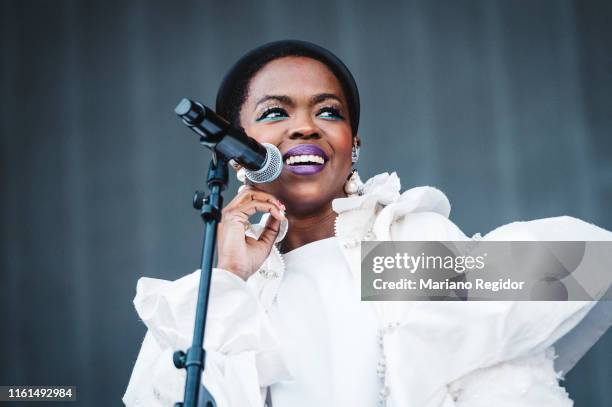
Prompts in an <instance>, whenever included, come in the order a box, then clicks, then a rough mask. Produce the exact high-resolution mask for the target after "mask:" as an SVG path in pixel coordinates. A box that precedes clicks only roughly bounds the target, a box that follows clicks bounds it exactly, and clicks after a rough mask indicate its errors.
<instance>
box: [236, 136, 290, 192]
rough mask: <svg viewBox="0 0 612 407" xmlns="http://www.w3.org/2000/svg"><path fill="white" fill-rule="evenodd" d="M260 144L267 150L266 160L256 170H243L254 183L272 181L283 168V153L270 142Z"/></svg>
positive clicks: (278, 175)
mask: <svg viewBox="0 0 612 407" xmlns="http://www.w3.org/2000/svg"><path fill="white" fill-rule="evenodd" d="M262 145H263V146H264V147H265V148H266V150H267V154H266V162H265V163H264V165H263V167H261V169H259V170H257V171H250V170H245V175H246V177H247V178H248V179H249V180H251V181H252V182H254V183H256V184H263V183H266V182H272V181H274V180H275V179H276V178H278V177H280V174H281V171H282V170H283V155H282V154H281V152H280V151H279V150H278V148H276V146H275V145H273V144H270V143H262Z"/></svg>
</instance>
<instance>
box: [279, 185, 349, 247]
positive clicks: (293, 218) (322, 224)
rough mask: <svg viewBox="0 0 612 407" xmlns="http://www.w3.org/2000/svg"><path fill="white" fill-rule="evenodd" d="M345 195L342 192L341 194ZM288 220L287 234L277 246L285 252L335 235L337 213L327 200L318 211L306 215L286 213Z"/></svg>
mask: <svg viewBox="0 0 612 407" xmlns="http://www.w3.org/2000/svg"><path fill="white" fill-rule="evenodd" d="M343 196H346V194H344V193H342V195H341V196H339V197H343ZM286 216H287V220H288V221H289V229H288V230H287V235H285V238H284V239H283V240H282V242H281V243H280V246H279V250H280V252H281V253H287V252H289V251H291V250H294V249H297V248H298V247H301V246H304V245H305V244H308V243H312V242H316V241H317V240H321V239H327V238H329V237H333V236H334V235H335V231H334V224H335V221H336V217H337V216H338V214H337V213H336V212H334V210H333V209H332V204H331V201H329V202H328V203H327V204H326V205H325V206H324V207H323V208H322V210H320V211H317V212H315V213H312V214H308V215H302V216H301V215H300V214H293V213H291V212H290V211H288V212H287V213H286Z"/></svg>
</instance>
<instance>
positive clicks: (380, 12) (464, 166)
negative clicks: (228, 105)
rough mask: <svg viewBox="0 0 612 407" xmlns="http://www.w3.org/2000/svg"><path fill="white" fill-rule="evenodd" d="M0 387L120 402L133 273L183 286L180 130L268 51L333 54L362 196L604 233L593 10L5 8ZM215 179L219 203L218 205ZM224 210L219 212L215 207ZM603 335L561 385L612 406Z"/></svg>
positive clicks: (471, 224) (185, 155)
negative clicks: (422, 188)
mask: <svg viewBox="0 0 612 407" xmlns="http://www.w3.org/2000/svg"><path fill="white" fill-rule="evenodd" d="M0 13H1V21H0V27H1V28H0V29H1V30H2V31H1V37H0V38H1V50H2V51H1V52H2V64H1V68H0V75H1V76H0V78H1V79H0V80H1V82H0V83H1V86H0V92H1V94H2V95H1V98H2V104H1V106H0V115H1V116H0V117H1V120H0V124H1V132H2V138H1V140H2V156H1V160H0V165H1V166H2V168H1V180H2V184H1V185H2V189H1V191H2V199H1V200H0V205H1V207H0V209H1V212H0V213H1V216H2V223H1V224H2V235H1V236H2V245H1V247H2V254H1V257H0V259H1V264H0V267H1V272H2V274H1V281H0V293H1V297H0V298H1V300H0V301H1V308H0V309H1V311H2V321H1V322H2V328H1V332H2V334H0V335H1V341H2V342H1V344H0V345H1V349H2V352H0V355H1V356H0V358H1V359H0V366H1V367H2V368H1V376H0V384H56V385H62V384H76V385H77V386H78V388H79V399H80V403H78V404H79V405H83V406H111V405H119V398H120V397H121V395H122V394H123V391H124V389H125V386H126V384H127V381H128V377H129V375H130V371H131V366H132V363H133V361H134V359H135V357H136V354H137V351H138V348H139V345H140V341H141V339H142V337H143V335H144V331H145V329H144V326H143V325H142V323H141V322H140V321H139V320H138V318H137V315H136V313H135V311H134V310H133V307H132V303H131V301H132V298H133V296H134V293H135V285H136V280H137V279H138V278H139V277H141V276H150V277H160V278H166V279H175V278H178V277H179V276H181V275H183V274H186V273H189V272H191V271H192V270H193V269H195V268H196V266H197V264H198V259H199V254H198V253H199V250H200V232H201V224H200V220H199V218H198V216H197V213H196V212H195V211H193V210H192V209H191V207H190V202H191V195H192V191H193V190H194V189H195V188H197V187H201V185H202V179H203V174H204V171H205V169H206V167H207V163H208V160H209V154H208V153H207V152H206V151H204V150H203V149H202V148H200V147H199V145H198V143H197V142H196V139H195V137H193V135H192V134H190V133H189V132H187V130H185V129H184V128H183V127H182V126H181V125H180V123H179V121H178V120H177V119H176V118H175V116H174V114H173V111H172V110H173V108H174V106H175V104H176V102H177V101H178V100H179V99H180V98H181V97H183V96H190V97H194V98H197V99H199V100H201V101H203V102H204V103H208V104H211V105H212V104H213V102H214V95H215V91H216V87H217V85H218V83H219V81H220V79H221V77H222V74H223V72H224V71H225V70H226V69H227V67H228V66H229V65H230V63H231V62H233V61H234V60H235V59H236V58H237V57H239V56H240V55H241V54H242V53H243V52H245V51H246V50H247V49H250V48H251V47H253V46H255V45H258V44H261V43H263V42H265V41H269V40H275V39H281V38H300V39H306V40H311V41H314V42H317V43H320V44H322V45H324V46H326V47H329V48H330V49H332V50H333V51H335V52H336V53H337V54H338V55H339V56H340V57H341V58H342V59H344V61H345V62H346V63H347V65H348V66H349V67H350V68H351V70H352V72H353V73H354V75H355V77H356V79H357V82H358V84H359V87H360V90H361V95H362V106H363V109H362V110H363V113H362V120H361V123H362V125H361V128H360V134H361V137H362V140H363V148H362V153H363V154H362V158H361V160H360V163H359V166H358V168H359V170H360V172H361V174H362V178H364V179H365V178H367V177H369V176H372V175H374V174H377V173H379V172H382V171H393V170H395V171H397V172H398V174H399V175H400V177H401V179H402V183H403V188H404V189H405V188H409V187H412V186H417V185H427V184H429V185H434V186H437V187H439V188H440V189H442V190H443V191H444V192H446V194H447V195H448V197H449V199H450V201H451V203H452V204H453V210H452V213H451V218H452V219H453V220H454V221H455V222H456V223H457V224H458V225H459V226H460V227H461V228H462V229H463V230H464V231H465V232H466V234H469V235H471V234H473V233H475V232H481V233H483V234H484V233H486V232H488V231H490V230H491V229H493V228H494V227H496V226H498V225H501V224H504V223H508V222H510V221H514V220H527V219H534V218H539V217H548V216H557V215H562V214H568V215H573V216H577V217H580V218H582V219H584V220H587V221H590V222H594V223H597V224H598V225H601V226H602V227H605V228H607V229H612V211H610V201H611V199H612V161H611V160H610V159H611V157H612V138H611V137H610V130H611V129H612V126H611V124H612V123H611V122H612V115H610V111H611V107H612V104H611V103H610V95H612V79H611V77H610V75H611V72H612V70H611V68H612V24H610V21H612V3H610V2H609V1H575V2H572V1H566V0H558V1H534V2H530V1H505V2H500V1H484V0H483V1H435V2H425V1H422V2H421V1H407V2H390V1H389V2H378V3H376V2H367V1H352V0H343V1H338V2H326V1H319V0H313V1H301V2H290V1H282V2H280V1H271V0H269V1H264V0H262V1H257V2H247V1H241V2H238V1H228V0H225V1H223V2H212V1H197V0H193V1H181V2H177V1H173V2H170V1H166V2H152V1H145V0H141V1H131V2H127V1H99V2H93V1H89V2H85V1H9V0H3V1H1V2H0ZM235 187H236V184H235V181H234V180H232V188H231V190H230V194H231V195H233V193H234V191H235ZM230 194H227V195H226V196H227V198H228V199H229V197H230V196H231V195H230ZM611 362H612V336H611V334H610V333H608V334H607V336H606V337H604V338H603V339H602V340H601V341H600V342H599V343H598V344H597V345H596V346H595V347H594V348H593V349H592V350H591V352H590V353H589V354H588V355H587V356H586V357H585V358H584V359H583V360H582V361H581V362H580V364H579V365H578V366H577V367H576V368H575V370H574V371H572V372H571V373H570V374H569V375H568V377H567V382H566V384H567V387H568V389H569V392H570V393H571V394H572V395H573V397H574V398H575V399H576V405H577V406H604V405H610V404H611V403H612V388H611V386H610V383H612V366H611Z"/></svg>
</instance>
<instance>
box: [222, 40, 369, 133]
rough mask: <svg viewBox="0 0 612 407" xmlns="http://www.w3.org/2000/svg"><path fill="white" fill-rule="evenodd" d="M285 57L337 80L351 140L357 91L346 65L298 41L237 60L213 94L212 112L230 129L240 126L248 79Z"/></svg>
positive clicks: (273, 45) (273, 44)
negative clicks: (315, 64)
mask: <svg viewBox="0 0 612 407" xmlns="http://www.w3.org/2000/svg"><path fill="white" fill-rule="evenodd" d="M286 56H304V57H309V58H312V59H316V60H317V61H320V62H322V63H324V64H325V65H326V66H327V67H328V68H329V69H330V70H331V71H332V73H333V74H334V75H335V76H336V77H337V78H338V80H339V82H340V86H341V87H342V91H343V92H344V96H345V98H346V100H347V103H348V108H349V117H350V120H351V129H352V131H353V136H355V135H356V134H357V129H358V127H359V91H358V90H357V84H356V83H355V79H354V78H353V75H351V72H350V71H349V70H348V68H347V67H346V65H344V63H343V62H342V61H341V60H340V58H338V57H337V56H335V55H334V54H333V53H331V52H330V51H328V50H327V49H325V48H323V47H320V46H318V45H316V44H313V43H310V42H306V41H299V40H283V41H275V42H270V43H267V44H264V45H262V46H260V47H257V48H255V49H253V50H251V51H249V52H248V53H246V54H245V55H244V56H243V57H242V58H240V59H239V60H238V61H237V62H236V63H235V64H234V65H233V66H232V67H231V68H230V70H229V71H228V73H227V74H226V75H225V78H223V81H222V82H221V86H220V87H219V91H218V92H217V103H216V111H217V113H218V114H220V115H221V116H222V117H225V118H226V119H227V120H229V121H230V122H231V123H232V124H234V125H239V124H240V118H239V116H240V108H241V107H242V104H243V103H244V101H245V100H246V97H247V91H248V86H249V82H250V80H251V78H252V77H253V75H255V74H256V73H257V72H258V71H259V70H260V69H261V68H263V66H264V65H266V64H267V63H268V62H270V61H273V60H275V59H278V58H282V57H286Z"/></svg>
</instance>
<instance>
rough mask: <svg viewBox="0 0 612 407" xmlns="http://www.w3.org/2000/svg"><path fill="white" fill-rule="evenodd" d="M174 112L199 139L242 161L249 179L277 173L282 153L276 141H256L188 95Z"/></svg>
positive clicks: (271, 177) (261, 179) (268, 178)
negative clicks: (274, 142) (275, 143)
mask: <svg viewBox="0 0 612 407" xmlns="http://www.w3.org/2000/svg"><path fill="white" fill-rule="evenodd" d="M174 112H175V113H176V114H177V115H178V116H179V117H180V118H181V119H183V123H185V125H186V126H187V127H189V128H190V129H191V130H193V131H194V132H196V133H197V134H198V135H199V136H200V143H202V144H203V145H205V146H206V147H208V148H210V149H212V150H214V151H215V152H217V153H219V154H221V155H223V156H224V157H225V158H227V159H228V160H229V159H234V161H236V162H237V163H239V164H240V165H242V166H243V167H244V169H245V174H246V177H247V178H248V179H249V180H250V181H252V182H254V183H257V184H261V183H266V182H272V181H274V180H275V179H276V178H278V177H279V176H280V174H281V171H282V169H283V156H282V154H281V153H280V151H279V150H278V148H277V147H276V146H275V145H273V144H270V143H263V144H260V143H258V142H257V140H255V139H254V138H251V137H249V136H247V134H246V133H245V132H244V130H242V129H240V128H236V127H234V126H232V125H231V124H230V123H228V121H227V120H225V119H224V118H222V117H221V116H219V115H218V114H217V113H215V112H214V111H213V110H212V109H210V108H208V107H206V106H204V105H203V104H201V103H198V102H194V101H193V100H190V99H186V98H185V99H182V100H181V101H180V102H179V104H178V105H177V106H176V108H174Z"/></svg>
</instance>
